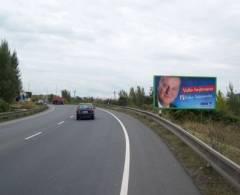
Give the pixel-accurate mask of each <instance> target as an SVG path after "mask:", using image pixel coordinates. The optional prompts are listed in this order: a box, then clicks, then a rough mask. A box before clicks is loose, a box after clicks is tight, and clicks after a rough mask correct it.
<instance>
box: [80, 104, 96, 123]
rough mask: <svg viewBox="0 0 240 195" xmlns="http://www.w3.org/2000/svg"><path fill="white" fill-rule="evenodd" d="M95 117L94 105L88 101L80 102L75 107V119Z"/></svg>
mask: <svg viewBox="0 0 240 195" xmlns="http://www.w3.org/2000/svg"><path fill="white" fill-rule="evenodd" d="M84 118H90V119H94V118H95V107H94V106H93V104H90V103H80V104H79V105H78V107H77V112H76V119H77V120H79V119H84Z"/></svg>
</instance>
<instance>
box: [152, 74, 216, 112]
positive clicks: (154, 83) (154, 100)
mask: <svg viewBox="0 0 240 195" xmlns="http://www.w3.org/2000/svg"><path fill="white" fill-rule="evenodd" d="M161 76H170V77H180V78H181V77H188V78H212V79H215V84H216V87H215V94H216V97H217V77H216V76H179V75H153V109H158V110H205V111H206V110H216V98H215V108H177V107H169V108H164V107H161V108H159V107H157V106H156V82H155V78H156V77H161Z"/></svg>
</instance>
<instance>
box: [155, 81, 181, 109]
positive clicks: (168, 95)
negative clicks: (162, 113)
mask: <svg viewBox="0 0 240 195" xmlns="http://www.w3.org/2000/svg"><path fill="white" fill-rule="evenodd" d="M179 87H180V78H178V77H162V78H161V79H160V83H159V87H158V98H159V101H160V102H161V104H162V105H163V106H169V105H170V103H172V102H173V101H174V100H175V98H176V97H177V95H178V91H179Z"/></svg>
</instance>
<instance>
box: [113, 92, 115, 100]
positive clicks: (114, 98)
mask: <svg viewBox="0 0 240 195" xmlns="http://www.w3.org/2000/svg"><path fill="white" fill-rule="evenodd" d="M113 94H114V100H116V91H115V90H114V91H113Z"/></svg>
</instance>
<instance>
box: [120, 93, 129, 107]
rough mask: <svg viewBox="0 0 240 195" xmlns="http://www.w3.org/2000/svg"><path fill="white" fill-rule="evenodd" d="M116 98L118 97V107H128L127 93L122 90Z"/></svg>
mask: <svg viewBox="0 0 240 195" xmlns="http://www.w3.org/2000/svg"><path fill="white" fill-rule="evenodd" d="M118 96H119V99H118V102H119V105H120V106H127V105H128V94H127V92H126V91H124V90H121V91H120V92H119V93H118Z"/></svg>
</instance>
